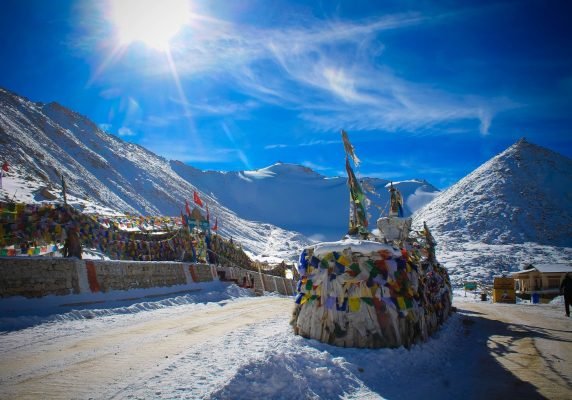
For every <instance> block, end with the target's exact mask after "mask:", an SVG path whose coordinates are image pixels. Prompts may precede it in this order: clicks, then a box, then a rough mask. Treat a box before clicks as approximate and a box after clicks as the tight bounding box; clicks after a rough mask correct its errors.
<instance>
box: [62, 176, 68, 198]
mask: <svg viewBox="0 0 572 400" xmlns="http://www.w3.org/2000/svg"><path fill="white" fill-rule="evenodd" d="M62 196H63V197H64V204H65V205H67V204H68V198H67V196H66V181H65V179H64V174H62Z"/></svg>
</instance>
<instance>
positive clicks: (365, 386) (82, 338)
mask: <svg viewBox="0 0 572 400" xmlns="http://www.w3.org/2000/svg"><path fill="white" fill-rule="evenodd" d="M467 300H468V299H463V298H458V297H456V298H455V302H454V305H455V306H456V307H457V312H456V313H455V314H454V315H453V316H452V317H451V319H450V320H449V322H448V323H447V325H446V326H445V327H444V328H443V330H442V332H440V333H439V334H438V335H437V336H436V337H435V338H432V339H431V340H430V341H429V342H428V343H425V344H423V345H421V346H414V348H413V349H412V350H411V351H406V350H404V349H399V350H389V349H385V350H358V349H342V348H334V347H332V346H327V345H323V344H320V343H317V342H316V341H308V340H306V339H303V338H300V337H295V336H294V335H293V334H292V330H291V328H290V326H289V325H288V320H289V315H290V312H291V309H292V299H291V298H284V297H273V296H266V297H244V298H238V299H232V300H225V301H221V302H217V303H207V304H191V305H185V306H173V307H168V308H166V309H159V310H152V311H149V312H138V313H135V314H112V315H109V316H103V317H101V316H100V317H96V318H93V319H81V320H72V321H55V322H52V323H44V324H41V325H38V326H35V327H31V328H28V329H23V330H20V331H13V332H8V333H4V334H0V399H47V398H49V399H89V398H94V399H113V398H115V399H150V398H153V399H155V398H165V399H173V398H192V399H195V398H215V399H218V398H248V399H252V398H277V397H282V398H287V399H289V398H328V399H329V398H332V397H333V398H338V397H339V396H342V395H343V394H344V393H345V397H346V398H348V399H352V398H368V399H372V398H373V399H379V398H389V399H394V398H405V399H409V398H411V399H415V398H420V397H421V396H423V397H424V398H425V399H444V398H461V397H462V398H463V399H464V400H468V399H508V398H516V399H518V400H524V399H570V398H572V319H570V318H565V317H564V312H563V307H561V306H549V305H540V306H537V305H524V304H523V305H520V304H518V305H507V304H491V303H488V302H476V301H467ZM412 382H414V383H415V384H412Z"/></svg>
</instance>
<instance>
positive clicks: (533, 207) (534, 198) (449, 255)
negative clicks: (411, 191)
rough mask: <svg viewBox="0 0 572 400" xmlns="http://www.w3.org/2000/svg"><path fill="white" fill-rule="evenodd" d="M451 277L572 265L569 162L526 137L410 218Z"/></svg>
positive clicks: (571, 172)
mask: <svg viewBox="0 0 572 400" xmlns="http://www.w3.org/2000/svg"><path fill="white" fill-rule="evenodd" d="M423 221H426V222H427V224H428V226H429V227H430V228H431V229H432V232H433V234H434V236H435V237H436V239H437V240H438V241H439V243H440V246H439V251H438V255H439V256H440V259H441V261H443V262H444V263H445V265H446V266H447V267H448V268H449V269H450V273H451V275H453V276H454V277H456V279H458V280H461V279H470V278H477V279H485V280H488V279H490V278H491V277H492V275H494V274H496V273H498V272H500V271H502V270H505V271H506V270H516V269H518V268H519V267H522V266H523V265H525V264H528V263H538V262H570V261H571V260H572V160H571V159H569V158H567V157H565V156H562V155H560V154H558V153H556V152H554V151H551V150H548V149H545V148H543V147H540V146H537V145H535V144H532V143H529V142H527V141H526V140H525V139H521V140H519V141H518V142H517V143H515V144H514V145H512V146H511V147H509V148H508V149H507V150H505V151H504V152H502V153H501V154H499V155H497V156H495V157H493V158H492V159H490V160H489V161H487V162H486V163H484V164H483V165H481V166H480V167H479V168H477V169H476V170H475V171H473V172H472V173H471V174H469V175H468V176H466V177H465V178H463V179H462V180H461V181H459V182H458V183H457V184H455V185H453V186H452V187H450V188H449V189H447V190H446V191H444V192H443V193H441V194H440V195H439V196H438V197H437V198H435V200H433V201H432V202H431V203H429V204H427V205H426V206H425V207H424V208H422V209H420V210H419V211H418V212H417V213H416V214H415V215H414V226H417V227H419V226H420V225H421V224H422V222H423Z"/></svg>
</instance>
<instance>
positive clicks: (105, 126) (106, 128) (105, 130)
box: [98, 123, 111, 132]
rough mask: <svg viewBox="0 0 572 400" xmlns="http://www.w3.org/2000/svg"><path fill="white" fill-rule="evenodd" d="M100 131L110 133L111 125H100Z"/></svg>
mask: <svg viewBox="0 0 572 400" xmlns="http://www.w3.org/2000/svg"><path fill="white" fill-rule="evenodd" d="M98 127H99V129H101V130H102V131H104V132H108V131H109V130H110V129H111V124H106V123H101V124H99V125H98Z"/></svg>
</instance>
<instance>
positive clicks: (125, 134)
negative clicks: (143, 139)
mask: <svg viewBox="0 0 572 400" xmlns="http://www.w3.org/2000/svg"><path fill="white" fill-rule="evenodd" d="M117 134H118V135H119V136H121V137H129V136H135V135H136V133H135V132H133V131H132V130H131V128H127V127H125V126H122V127H121V128H119V129H118V130H117Z"/></svg>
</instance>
